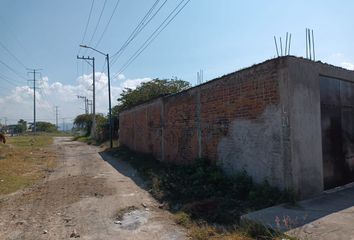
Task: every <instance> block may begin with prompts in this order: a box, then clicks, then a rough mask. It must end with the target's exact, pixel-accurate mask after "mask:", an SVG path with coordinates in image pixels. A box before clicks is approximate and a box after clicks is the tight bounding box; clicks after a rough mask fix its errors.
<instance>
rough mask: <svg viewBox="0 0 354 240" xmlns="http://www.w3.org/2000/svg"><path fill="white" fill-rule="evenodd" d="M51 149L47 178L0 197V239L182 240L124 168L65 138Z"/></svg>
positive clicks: (181, 233)
mask: <svg viewBox="0 0 354 240" xmlns="http://www.w3.org/2000/svg"><path fill="white" fill-rule="evenodd" d="M53 148H54V149H55V151H57V152H58V156H59V158H58V162H59V163H58V167H57V168H56V169H55V170H54V171H53V172H48V174H47V176H46V177H45V178H43V180H42V181H41V182H40V183H38V184H36V185H35V186H33V187H31V188H27V189H25V190H22V191H18V192H16V193H13V194H10V195H7V196H5V197H0V239H19V240H20V239H21V240H23V239H36V240H37V239H74V238H75V237H76V239H94V240H96V239H104V240H106V239H107V240H108V239H120V240H124V239H136V240H140V239H154V240H157V239H166V240H167V239H172V240H173V239H176V240H177V239H178V240H179V239H186V236H185V232H184V231H183V229H181V228H180V227H179V226H177V225H176V224H174V223H173V221H172V220H171V216H170V214H169V213H168V212H166V211H164V210H162V209H159V208H158V203H157V202H156V201H155V200H154V199H153V198H152V197H151V196H150V195H149V194H148V192H147V191H145V190H143V188H141V187H139V186H142V185H143V182H142V181H141V179H139V177H138V176H137V173H136V172H135V171H134V169H132V168H131V167H130V166H129V165H127V164H125V163H124V162H120V161H119V160H115V159H111V158H109V157H108V156H106V155H102V154H100V153H99V152H100V151H101V150H102V149H100V148H98V147H94V146H88V145H86V144H83V143H79V142H73V141H71V140H70V138H67V137H60V138H55V141H54V146H53ZM117 217H118V218H117ZM119 217H120V218H119Z"/></svg>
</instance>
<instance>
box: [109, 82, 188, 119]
mask: <svg viewBox="0 0 354 240" xmlns="http://www.w3.org/2000/svg"><path fill="white" fill-rule="evenodd" d="M189 87H190V83H189V82H187V81H183V80H180V79H158V78H157V79H154V80H152V81H149V82H144V83H141V84H140V85H139V86H138V87H137V88H136V89H134V90H133V89H131V88H126V89H124V90H123V93H121V95H120V98H118V101H119V104H118V105H117V106H115V107H114V108H113V113H114V114H116V115H118V113H119V112H121V111H122V110H124V109H127V108H130V107H133V106H136V105H139V104H141V103H143V102H146V101H149V100H151V99H154V98H157V97H161V96H165V95H168V94H173V93H177V92H180V91H183V90H186V89H188V88H189ZM112 115H113V114H112Z"/></svg>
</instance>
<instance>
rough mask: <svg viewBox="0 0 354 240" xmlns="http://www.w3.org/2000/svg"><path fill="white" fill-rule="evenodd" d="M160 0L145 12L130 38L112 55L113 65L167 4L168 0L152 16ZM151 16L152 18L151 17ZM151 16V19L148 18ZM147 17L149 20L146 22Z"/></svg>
mask: <svg viewBox="0 0 354 240" xmlns="http://www.w3.org/2000/svg"><path fill="white" fill-rule="evenodd" d="M159 2H160V0H156V1H155V3H154V4H153V5H152V7H151V8H150V9H149V10H148V12H147V13H146V14H145V16H144V17H143V18H142V19H141V20H140V22H139V24H138V25H137V26H136V27H135V29H134V30H133V32H132V33H131V34H130V36H129V37H128V39H127V40H126V41H125V42H124V44H123V45H122V46H121V48H120V49H119V50H118V51H117V52H115V53H114V54H113V55H112V65H113V64H114V63H115V62H116V61H117V58H119V57H120V56H121V55H122V53H123V52H124V50H125V49H126V48H127V47H128V45H129V44H130V43H131V42H132V41H133V40H134V39H135V38H136V37H137V36H138V35H139V33H140V32H141V31H142V30H143V29H144V28H145V27H146V26H147V25H148V24H149V23H150V22H151V20H152V19H153V18H154V17H155V16H156V15H157V13H158V12H159V11H160V10H161V9H162V7H163V6H164V5H165V4H166V2H167V0H165V1H164V2H163V3H162V5H161V6H160V7H159V9H157V11H156V12H155V14H154V15H153V16H152V17H150V15H151V13H152V12H153V10H154V9H155V8H156V6H157V5H158V3H159ZM149 17H150V18H149ZM148 18H149V19H148ZM146 19H148V21H147V22H146V23H145V21H146Z"/></svg>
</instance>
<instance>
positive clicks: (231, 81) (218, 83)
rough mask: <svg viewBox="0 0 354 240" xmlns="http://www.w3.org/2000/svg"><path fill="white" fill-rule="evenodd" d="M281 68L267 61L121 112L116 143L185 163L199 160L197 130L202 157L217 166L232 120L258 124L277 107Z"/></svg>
mask: <svg viewBox="0 0 354 240" xmlns="http://www.w3.org/2000/svg"><path fill="white" fill-rule="evenodd" d="M279 64H282V61H281V59H280V60H279V59H275V60H269V61H266V62H264V63H261V64H258V65H255V66H252V67H250V68H247V69H244V70H241V71H238V72H235V73H232V74H229V75H226V76H223V77H221V78H218V79H215V80H213V81H210V82H207V83H205V84H203V85H200V86H198V87H194V88H192V89H189V90H187V91H184V92H182V93H179V94H175V95H172V96H167V97H163V98H160V99H157V100H154V101H152V102H150V103H146V104H142V105H140V106H137V107H134V108H132V109H130V110H127V111H124V112H123V113H122V114H121V115H120V142H121V143H122V144H124V145H127V146H128V147H130V148H131V149H133V150H136V151H140V152H145V153H152V154H153V155H154V156H155V157H157V158H158V159H160V160H164V161H173V162H180V163H188V162H191V161H193V160H194V159H196V158H197V157H198V150H199V145H198V126H200V131H201V156H202V157H206V158H208V159H211V160H214V161H216V160H217V159H218V156H217V147H218V143H219V141H220V139H221V138H222V137H225V136H227V134H228V132H229V127H230V124H231V123H232V122H233V121H234V120H235V119H257V117H259V116H260V115H261V114H262V112H263V111H264V109H265V108H266V106H268V105H278V103H279V90H278V87H279V86H278V75H277V74H278V70H279V68H280V66H279ZM198 110H199V111H200V112H198ZM198 116H200V117H198ZM162 141H163V142H162Z"/></svg>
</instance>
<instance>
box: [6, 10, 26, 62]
mask: <svg viewBox="0 0 354 240" xmlns="http://www.w3.org/2000/svg"><path fill="white" fill-rule="evenodd" d="M0 22H2V24H3V26H4V27H5V28H6V29H7V32H8V33H10V34H11V35H12V37H13V38H14V39H15V41H16V42H17V44H18V45H19V46H20V47H21V48H22V49H23V50H24V52H25V53H26V55H27V56H28V57H31V58H32V54H31V53H30V52H29V51H28V50H27V48H25V47H24V46H25V44H23V42H22V41H20V38H19V37H17V35H16V33H15V32H14V31H13V30H12V29H11V28H10V27H8V26H9V24H8V23H7V22H6V21H5V20H4V19H3V18H2V17H1V16H0Z"/></svg>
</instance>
